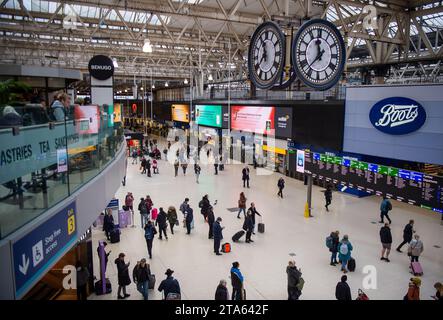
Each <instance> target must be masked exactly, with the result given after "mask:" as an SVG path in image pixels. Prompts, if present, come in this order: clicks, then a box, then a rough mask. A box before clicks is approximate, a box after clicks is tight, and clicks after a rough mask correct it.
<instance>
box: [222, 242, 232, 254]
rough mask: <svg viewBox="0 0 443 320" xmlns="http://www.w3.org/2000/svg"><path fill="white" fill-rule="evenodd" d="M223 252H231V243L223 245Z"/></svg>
mask: <svg viewBox="0 0 443 320" xmlns="http://www.w3.org/2000/svg"><path fill="white" fill-rule="evenodd" d="M222 252H223V253H228V252H231V244H230V243H227V242H226V243H224V244H223V245H222Z"/></svg>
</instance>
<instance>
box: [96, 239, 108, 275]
mask: <svg viewBox="0 0 443 320" xmlns="http://www.w3.org/2000/svg"><path fill="white" fill-rule="evenodd" d="M107 245H108V243H107V242H106V241H103V250H104V251H105V256H104V258H105V261H103V267H104V271H105V272H106V269H107V267H108V260H109V255H110V254H111V250H109V252H106V246H107ZM97 254H98V261H99V262H100V265H101V264H102V256H101V255H100V245H99V246H98V247H97Z"/></svg>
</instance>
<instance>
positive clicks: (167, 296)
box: [158, 269, 181, 300]
mask: <svg viewBox="0 0 443 320" xmlns="http://www.w3.org/2000/svg"><path fill="white" fill-rule="evenodd" d="M173 273H174V271H173V270H171V269H168V270H166V272H165V275H166V279H165V280H163V281H162V282H161V283H160V286H159V287H158V291H160V292H162V291H163V295H164V300H180V299H181V292H180V284H179V283H178V281H177V279H174V277H173V276H172V274H173Z"/></svg>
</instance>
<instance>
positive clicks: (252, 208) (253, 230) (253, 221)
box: [248, 202, 262, 234]
mask: <svg viewBox="0 0 443 320" xmlns="http://www.w3.org/2000/svg"><path fill="white" fill-rule="evenodd" d="M248 212H250V213H251V218H252V233H253V234H255V220H256V219H255V216H256V215H257V216H260V217H261V216H262V215H261V214H260V213H259V212H258V211H257V208H256V207H255V203H254V202H251V206H250V207H249V209H248Z"/></svg>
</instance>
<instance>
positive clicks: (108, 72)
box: [88, 55, 114, 80]
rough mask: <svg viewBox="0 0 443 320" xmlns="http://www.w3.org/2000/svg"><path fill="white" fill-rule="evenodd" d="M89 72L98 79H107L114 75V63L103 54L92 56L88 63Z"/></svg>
mask: <svg viewBox="0 0 443 320" xmlns="http://www.w3.org/2000/svg"><path fill="white" fill-rule="evenodd" d="M88 70H89V74H90V75H91V76H92V77H94V78H95V79H98V80H107V79H109V78H110V77H112V76H113V75H114V63H113V62H112V60H111V58H109V57H107V56H104V55H97V56H93V57H92V58H91V60H89V64H88Z"/></svg>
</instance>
